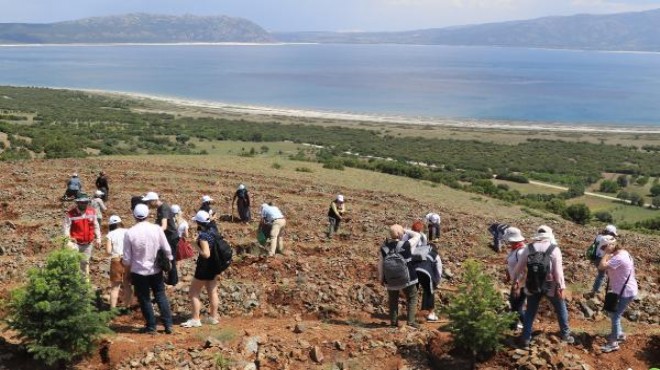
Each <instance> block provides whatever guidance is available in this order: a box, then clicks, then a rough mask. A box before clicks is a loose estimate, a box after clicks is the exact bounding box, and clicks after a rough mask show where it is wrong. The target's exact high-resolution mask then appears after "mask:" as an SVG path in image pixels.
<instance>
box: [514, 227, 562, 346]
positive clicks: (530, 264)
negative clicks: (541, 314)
mask: <svg viewBox="0 0 660 370" xmlns="http://www.w3.org/2000/svg"><path fill="white" fill-rule="evenodd" d="M519 257H520V258H519V260H518V263H517V264H516V268H515V270H514V272H513V274H512V279H513V286H512V287H511V291H512V292H513V294H519V292H520V288H521V286H522V284H521V283H522V281H523V279H524V280H525V282H524V284H525V285H524V286H525V294H526V295H527V310H525V314H524V317H523V332H522V336H521V337H520V340H521V344H522V346H523V347H529V344H530V341H531V339H532V324H533V323H534V318H535V317H536V313H537V311H538V308H539V304H540V303H541V298H543V297H544V296H545V297H547V298H548V299H549V300H550V302H551V303H552V305H553V306H554V308H555V313H556V314H557V320H558V321H559V329H560V331H561V340H562V341H564V342H566V343H569V344H572V343H574V342H575V338H573V336H572V335H571V329H570V328H569V326H568V310H567V309H566V301H565V300H564V291H565V289H566V282H565V281H564V268H563V265H562V255H561V251H560V250H559V247H558V246H557V244H555V237H554V234H553V233H552V229H551V228H550V227H549V226H546V225H541V226H539V227H538V229H537V232H536V235H535V236H534V242H533V243H531V244H529V245H528V246H527V248H524V249H523V252H522V253H521V254H520V256H519Z"/></svg>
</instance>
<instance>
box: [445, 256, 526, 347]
mask: <svg viewBox="0 0 660 370" xmlns="http://www.w3.org/2000/svg"><path fill="white" fill-rule="evenodd" d="M463 268H464V270H465V272H464V274H463V281H464V282H465V283H463V284H462V285H461V286H459V288H458V293H456V294H454V295H452V296H451V297H450V301H449V302H450V303H449V305H448V306H446V308H445V312H446V314H447V315H448V316H449V321H450V323H449V330H450V331H451V333H452V334H453V336H454V346H455V347H457V348H460V349H463V350H467V351H469V352H470V353H472V354H473V355H475V356H476V355H478V354H480V353H488V352H492V351H495V350H497V349H499V348H500V346H501V344H500V342H501V341H502V339H503V338H504V335H505V334H506V332H507V331H508V330H509V326H510V325H511V324H512V323H513V322H515V320H516V315H515V314H514V313H505V312H501V310H502V307H504V306H505V305H504V301H503V299H502V296H501V295H500V293H499V292H498V291H497V289H496V288H495V284H494V281H493V279H492V278H491V277H490V276H489V275H487V274H486V273H485V272H484V266H483V265H482V264H481V263H479V262H477V261H475V260H467V261H466V262H465V263H464V264H463Z"/></svg>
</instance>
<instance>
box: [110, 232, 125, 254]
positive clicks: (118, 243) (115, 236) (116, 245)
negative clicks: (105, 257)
mask: <svg viewBox="0 0 660 370" xmlns="http://www.w3.org/2000/svg"><path fill="white" fill-rule="evenodd" d="M126 231H127V229H124V228H121V227H120V228H117V229H114V230H112V231H111V232H109V233H108V235H107V238H108V239H109V240H110V244H112V252H110V254H111V255H112V257H121V256H122V255H123V254H124V235H125V234H126Z"/></svg>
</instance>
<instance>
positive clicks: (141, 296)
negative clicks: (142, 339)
mask: <svg viewBox="0 0 660 370" xmlns="http://www.w3.org/2000/svg"><path fill="white" fill-rule="evenodd" d="M131 281H132V283H133V286H134V287H135V294H137V298H138V302H139V303H140V310H141V311H142V316H144V319H145V321H146V329H147V330H150V331H155V330H156V316H155V315H154V307H153V305H152V304H151V294H150V292H153V294H154V298H156V304H158V309H159V310H160V318H161V320H162V321H163V325H164V326H165V328H170V329H171V328H172V312H171V311H170V302H169V301H168V300H167V296H166V295H165V283H164V282H163V274H162V273H157V274H154V275H147V276H144V275H138V274H133V273H131Z"/></svg>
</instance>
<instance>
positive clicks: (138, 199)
mask: <svg viewBox="0 0 660 370" xmlns="http://www.w3.org/2000/svg"><path fill="white" fill-rule="evenodd" d="M138 204H144V202H143V201H142V196H141V195H135V196H132V197H131V211H133V210H134V209H135V206H137V205H138Z"/></svg>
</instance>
